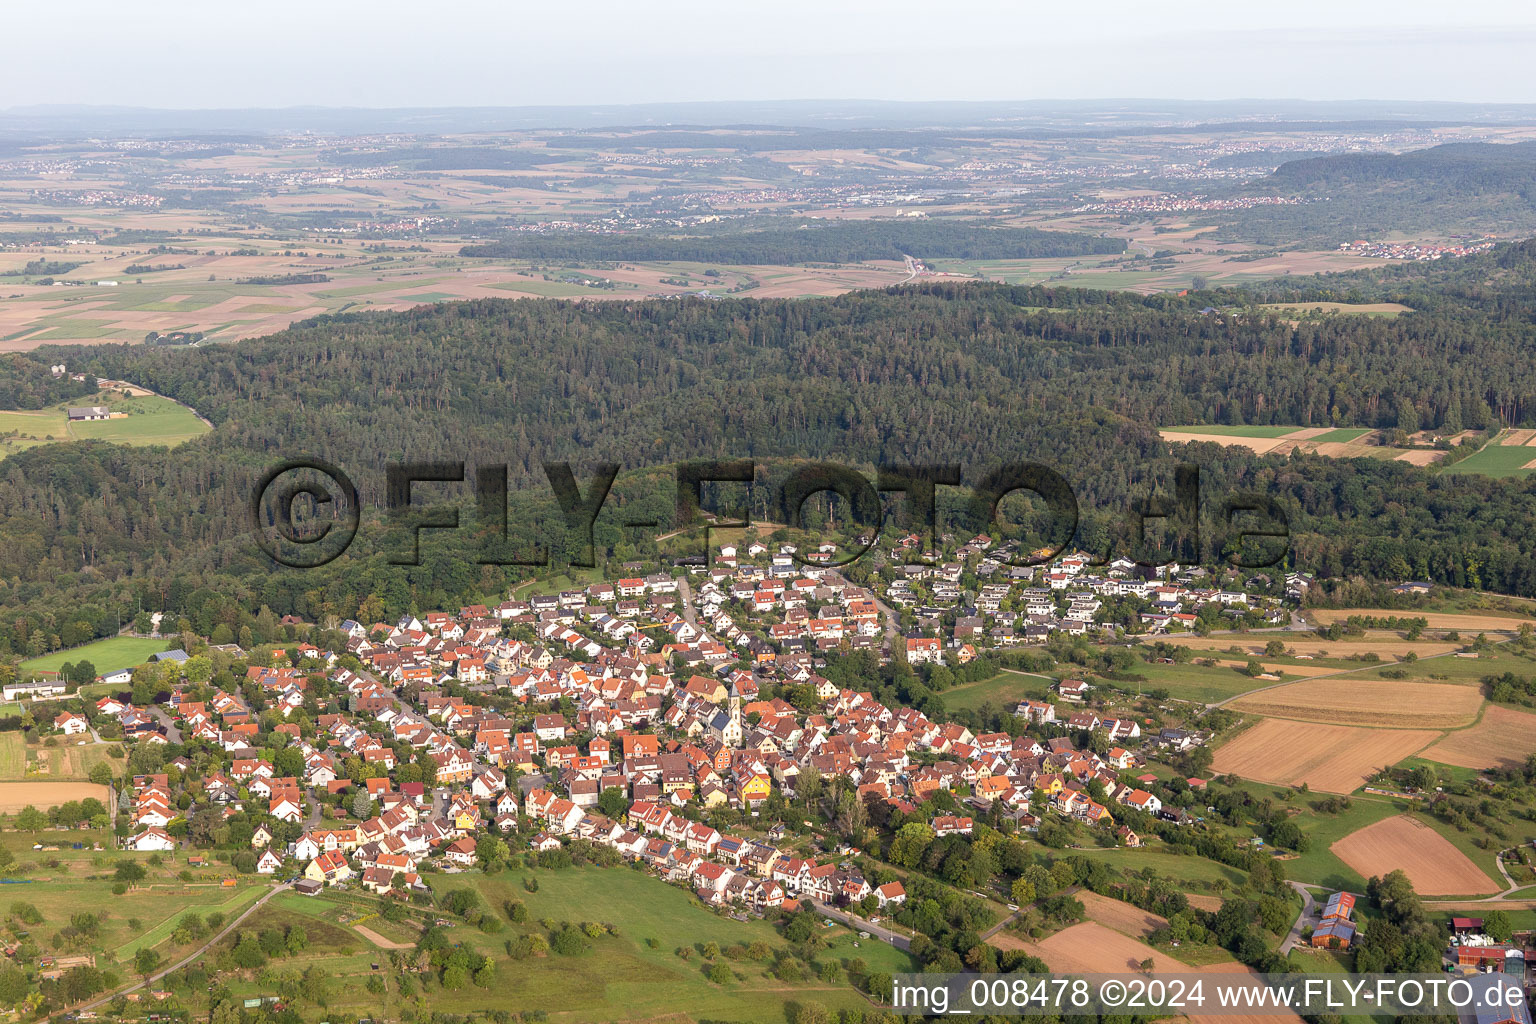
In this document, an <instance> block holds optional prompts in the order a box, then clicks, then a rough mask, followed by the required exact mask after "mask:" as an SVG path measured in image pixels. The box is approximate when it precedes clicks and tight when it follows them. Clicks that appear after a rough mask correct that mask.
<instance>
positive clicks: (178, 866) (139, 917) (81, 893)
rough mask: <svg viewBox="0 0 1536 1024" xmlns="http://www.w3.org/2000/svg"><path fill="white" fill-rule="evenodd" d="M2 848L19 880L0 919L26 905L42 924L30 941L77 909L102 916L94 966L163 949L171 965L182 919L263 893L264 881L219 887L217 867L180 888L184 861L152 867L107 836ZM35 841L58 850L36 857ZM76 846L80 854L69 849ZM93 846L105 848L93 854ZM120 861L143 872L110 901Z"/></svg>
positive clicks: (16, 841) (8, 836)
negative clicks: (144, 949) (170, 944)
mask: <svg viewBox="0 0 1536 1024" xmlns="http://www.w3.org/2000/svg"><path fill="white" fill-rule="evenodd" d="M0 842H3V843H4V844H5V845H6V846H7V847H9V849H10V850H11V851H12V853H14V854H15V856H16V861H17V864H16V866H15V867H14V868H13V869H12V870H11V871H10V872H9V873H8V875H7V877H9V878H16V879H24V880H25V882H24V883H23V884H16V885H7V886H6V887H5V892H4V894H3V897H4V900H3V903H0V913H6V914H9V913H10V912H11V909H10V908H11V907H12V906H13V905H15V904H17V903H30V904H31V905H33V906H34V907H36V908H37V910H38V912H39V913H40V914H41V915H42V917H43V923H42V924H39V925H35V926H33V929H32V931H33V934H34V935H38V936H52V935H53V934H54V933H55V932H57V931H58V930H59V929H60V928H62V927H64V926H65V925H67V924H68V923H69V918H70V915H72V914H75V913H78V912H79V911H80V910H82V909H86V908H89V909H92V910H99V911H105V914H106V916H105V917H104V918H103V919H102V920H101V923H100V926H99V927H100V934H99V935H98V936H97V937H96V938H95V939H94V940H93V941H92V943H91V948H90V949H89V950H88V951H89V952H93V953H95V954H96V955H97V957H98V965H104V964H106V963H108V962H110V961H111V960H113V959H116V960H119V961H121V960H123V959H125V958H129V957H131V956H132V955H133V954H134V953H135V952H137V951H138V949H139V948H140V947H141V946H144V945H151V946H155V945H159V946H161V947H162V948H161V949H160V952H161V953H162V954H164V955H165V957H166V958H167V959H169V957H170V956H171V955H173V951H172V950H170V949H167V948H165V946H164V944H165V942H166V940H167V939H168V938H169V936H170V933H171V932H172V931H174V930H175V927H174V921H175V920H176V919H179V918H180V917H181V915H182V914H184V913H186V912H188V911H194V910H195V911H197V912H198V913H201V914H208V913H211V912H213V911H226V912H227V911H228V910H231V909H233V910H238V908H240V907H243V906H246V905H248V904H249V903H250V902H251V901H254V900H255V899H256V898H257V897H259V896H260V895H261V893H262V892H264V891H265V890H266V880H265V879H262V880H261V881H259V882H258V881H255V880H254V879H251V878H248V879H247V880H246V881H245V882H244V883H243V884H241V885H240V886H238V887H236V888H235V889H234V890H230V889H226V888H224V887H222V886H221V885H219V884H218V883H219V880H220V879H221V878H222V877H224V874H225V872H224V870H221V869H220V868H217V867H212V868H192V869H190V870H191V871H192V873H193V881H194V883H196V884H187V883H184V882H182V881H181V880H180V879H178V878H177V877H176V876H177V873H178V872H180V871H181V870H183V869H185V868H187V864H186V861H185V859H182V858H177V857H174V856H172V855H168V854H167V855H162V856H161V862H160V863H159V864H158V865H155V864H152V863H151V862H150V857H151V855H150V854H138V853H124V852H120V851H117V850H113V849H111V846H112V843H113V836H112V834H111V832H110V831H107V830H89V829H87V830H79V831H75V830H68V831H57V830H45V831H43V832H40V833H37V834H35V835H31V834H20V833H16V832H12V831H6V832H5V833H0ZM34 842H40V843H43V844H44V845H45V846H58V847H59V849H57V850H34V849H32V845H33V843H34ZM77 842H79V843H84V844H85V846H86V848H85V849H82V850H74V849H71V848H70V845H71V844H72V843H77ZM93 843H100V844H101V845H103V846H104V847H107V848H106V849H103V850H92V849H90V846H91V845H92V844H93ZM124 859H128V860H134V861H137V862H139V863H141V864H143V865H145V867H146V868H147V870H148V875H147V876H146V877H145V878H144V880H143V881H142V882H140V883H138V884H137V885H135V886H134V887H133V888H131V889H129V890H128V891H127V892H125V893H123V894H122V895H120V896H119V895H114V894H113V892H112V886H113V884H114V880H113V868H114V866H115V865H116V864H117V862H118V861H119V860H124ZM103 958H105V959H103Z"/></svg>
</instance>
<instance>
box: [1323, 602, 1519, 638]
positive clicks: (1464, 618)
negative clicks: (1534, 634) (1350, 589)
mask: <svg viewBox="0 0 1536 1024" xmlns="http://www.w3.org/2000/svg"><path fill="white" fill-rule="evenodd" d="M1352 615H1361V616H1366V617H1375V618H1381V619H1387V618H1398V619H1423V620H1424V621H1425V622H1426V623H1428V625H1429V628H1430V629H1454V630H1457V631H1458V632H1460V633H1461V634H1462V635H1463V636H1467V637H1471V636H1476V635H1477V634H1478V633H1500V632H1503V633H1513V632H1515V631H1517V630H1518V629H1519V628H1520V627H1521V626H1522V625H1533V626H1536V620H1532V619H1530V618H1516V617H1514V616H1512V615H1498V614H1471V613H1465V612H1429V611H1419V610H1418V609H1406V610H1405V609H1401V608H1398V609H1391V608H1309V609H1307V618H1309V619H1311V620H1312V621H1313V622H1317V623H1319V624H1321V625H1324V626H1326V625H1328V624H1329V623H1333V622H1343V621H1345V620H1346V619H1348V618H1349V617H1350V616H1352Z"/></svg>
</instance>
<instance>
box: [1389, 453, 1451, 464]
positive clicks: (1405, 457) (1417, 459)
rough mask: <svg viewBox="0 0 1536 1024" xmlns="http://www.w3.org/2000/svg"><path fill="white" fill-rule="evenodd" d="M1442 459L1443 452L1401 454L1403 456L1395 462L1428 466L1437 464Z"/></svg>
mask: <svg viewBox="0 0 1536 1024" xmlns="http://www.w3.org/2000/svg"><path fill="white" fill-rule="evenodd" d="M1444 457H1445V453H1444V452H1403V454H1401V455H1399V456H1398V457H1397V461H1398V462H1410V463H1412V464H1413V465H1415V466H1428V465H1429V464H1430V463H1432V462H1438V461H1439V460H1441V459H1443V458H1444Z"/></svg>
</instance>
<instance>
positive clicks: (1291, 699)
mask: <svg viewBox="0 0 1536 1024" xmlns="http://www.w3.org/2000/svg"><path fill="white" fill-rule="evenodd" d="M1482 706H1483V695H1482V694H1481V693H1480V692H1479V691H1478V688H1477V687H1475V686H1466V685H1459V684H1456V683H1421V682H1409V681H1403V680H1397V679H1305V680H1302V681H1301V682H1298V683H1289V684H1287V685H1285V686H1274V687H1271V688H1269V689H1267V690H1261V691H1259V692H1257V693H1251V694H1248V695H1247V696H1244V697H1239V698H1237V699H1236V700H1234V701H1232V702H1230V703H1229V704H1227V707H1228V708H1230V709H1231V710H1233V711H1246V712H1248V713H1250V714H1255V715H1264V716H1265V717H1267V718H1296V719H1300V720H1302V721H1304V722H1325V723H1331V722H1339V721H1347V722H1350V723H1352V724H1355V725H1375V726H1381V727H1383V728H1388V729H1451V728H1455V727H1457V726H1462V725H1470V724H1471V723H1472V721H1473V720H1474V719H1476V717H1477V712H1478V709H1479V708H1481V707H1482Z"/></svg>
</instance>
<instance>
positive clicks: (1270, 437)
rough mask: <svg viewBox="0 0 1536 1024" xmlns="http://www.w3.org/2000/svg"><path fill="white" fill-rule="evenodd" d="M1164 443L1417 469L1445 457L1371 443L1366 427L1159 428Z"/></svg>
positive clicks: (1370, 432) (1373, 434)
mask: <svg viewBox="0 0 1536 1024" xmlns="http://www.w3.org/2000/svg"><path fill="white" fill-rule="evenodd" d="M1158 433H1159V434H1160V435H1162V438H1163V440H1164V441H1169V442H1171V443H1174V444H1188V443H1192V442H1196V441H1208V442H1213V443H1215V444H1221V445H1228V446H1235V447H1241V448H1247V449H1249V450H1250V451H1252V452H1254V453H1255V454H1257V455H1269V454H1273V455H1286V454H1289V453H1290V452H1293V451H1299V452H1305V453H1307V454H1311V455H1323V456H1326V457H1328V458H1332V459H1398V460H1401V461H1403V462H1411V463H1413V464H1414V465H1416V466H1427V465H1429V464H1430V463H1432V462H1435V461H1437V460H1439V459H1440V458H1442V457H1444V454H1445V453H1444V452H1440V451H1436V450H1433V449H1429V448H1398V447H1394V446H1391V445H1385V444H1380V443H1371V442H1373V441H1377V442H1379V441H1380V438H1379V437H1377V436H1376V432H1375V431H1373V430H1371V429H1369V428H1365V427H1289V426H1277V425H1268V426H1262V425H1254V426H1230V425H1228V426H1223V425H1216V424H1213V425H1204V426H1187V427H1160V428H1158Z"/></svg>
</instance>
